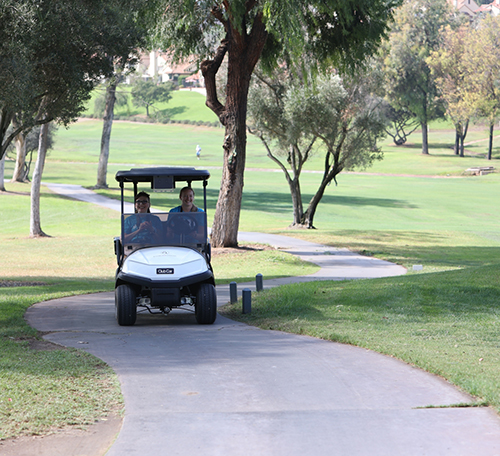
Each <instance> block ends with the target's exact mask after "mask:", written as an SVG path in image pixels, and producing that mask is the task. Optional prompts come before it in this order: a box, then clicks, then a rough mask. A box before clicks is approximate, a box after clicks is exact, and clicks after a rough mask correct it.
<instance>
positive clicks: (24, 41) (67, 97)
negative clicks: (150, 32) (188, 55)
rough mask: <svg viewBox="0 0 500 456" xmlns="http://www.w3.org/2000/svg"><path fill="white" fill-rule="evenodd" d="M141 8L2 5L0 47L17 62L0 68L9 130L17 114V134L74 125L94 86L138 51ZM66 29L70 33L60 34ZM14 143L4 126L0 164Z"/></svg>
mask: <svg viewBox="0 0 500 456" xmlns="http://www.w3.org/2000/svg"><path fill="white" fill-rule="evenodd" d="M138 4H140V1H139V0H137V1H135V0H134V1H132V2H124V1H123V0H110V1H95V2H82V1H79V0H64V1H62V0H57V1H50V2H30V1H28V0H26V1H21V2H11V1H10V0H9V1H8V2H7V4H6V5H4V2H3V3H2V8H3V10H2V30H4V27H5V30H7V33H6V36H4V38H5V40H2V45H4V46H5V47H6V48H7V49H5V50H6V54H7V55H8V56H9V57H10V56H11V57H12V59H10V60H9V59H7V61H8V62H9V63H10V64H11V65H5V66H4V65H3V64H2V66H1V67H0V73H1V75H0V81H1V82H3V84H0V108H1V109H2V114H1V118H2V119H1V120H2V124H5V122H6V123H7V125H8V123H10V119H9V116H11V115H12V113H14V112H16V113H17V114H18V124H19V125H20V126H19V129H26V128H30V127H32V126H33V125H35V124H39V123H47V122H50V121H52V120H57V121H58V122H60V123H62V124H64V125H67V124H69V123H70V122H72V121H74V120H75V118H76V117H77V116H78V115H79V114H80V113H81V112H82V111H83V110H84V103H85V101H87V100H88V99H89V98H90V92H91V91H92V89H93V86H94V83H96V82H97V81H98V80H100V79H101V78H102V77H103V76H110V75H111V74H112V72H113V63H114V62H113V59H115V61H117V62H119V61H128V59H129V54H130V52H131V49H132V48H134V47H136V46H138V45H140V44H141V33H142V32H143V31H142V32H139V30H138V29H137V27H136V22H135V16H136V14H135V13H136V12H137V10H136V9H135V8H137V7H138ZM21 12H22V15H21V14H20V13H21ZM3 13H7V14H5V16H4V15H3ZM61 24H64V27H65V30H68V31H71V33H61ZM11 43H15V45H14V46H11ZM7 44H8V45H7ZM2 55H3V53H2ZM18 56H20V57H21V58H22V60H19V61H18V60H17V59H18ZM2 62H3V61H2ZM9 112H10V114H9ZM13 134H17V131H14V132H13ZM11 139H12V137H8V138H4V128H3V125H2V127H1V128H0V144H1V145H2V150H1V151H0V157H1V156H2V155H3V152H4V148H5V147H6V146H7V145H8V143H9V142H10V140H11Z"/></svg>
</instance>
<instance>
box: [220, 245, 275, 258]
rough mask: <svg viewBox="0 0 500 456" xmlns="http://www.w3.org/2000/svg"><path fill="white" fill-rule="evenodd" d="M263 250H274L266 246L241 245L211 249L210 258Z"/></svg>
mask: <svg viewBox="0 0 500 456" xmlns="http://www.w3.org/2000/svg"><path fill="white" fill-rule="evenodd" d="M263 250H276V249H275V248H274V247H271V246H270V245H267V244H241V245H238V247H217V248H215V247H214V248H212V256H217V255H227V254H229V253H247V252H260V251H263Z"/></svg>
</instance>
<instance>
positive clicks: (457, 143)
mask: <svg viewBox="0 0 500 456" xmlns="http://www.w3.org/2000/svg"><path fill="white" fill-rule="evenodd" d="M459 128H460V127H459V125H458V124H455V149H454V152H455V155H458V154H459V153H460V130H459Z"/></svg>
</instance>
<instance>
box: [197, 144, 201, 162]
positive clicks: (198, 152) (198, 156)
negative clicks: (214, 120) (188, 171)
mask: <svg viewBox="0 0 500 456" xmlns="http://www.w3.org/2000/svg"><path fill="white" fill-rule="evenodd" d="M200 157H201V147H200V145H199V144H198V145H197V146H196V158H197V159H198V160H199V159H200Z"/></svg>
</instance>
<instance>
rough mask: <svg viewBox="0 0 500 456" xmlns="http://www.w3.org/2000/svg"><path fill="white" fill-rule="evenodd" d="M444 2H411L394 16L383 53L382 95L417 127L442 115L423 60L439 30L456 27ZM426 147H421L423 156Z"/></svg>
mask: <svg viewBox="0 0 500 456" xmlns="http://www.w3.org/2000/svg"><path fill="white" fill-rule="evenodd" d="M451 8H452V7H451V6H450V5H449V4H448V3H447V2H446V0H411V1H408V2H405V3H404V4H403V6H401V7H400V8H398V9H397V10H396V13H395V24H394V26H393V28H392V30H391V33H390V35H389V40H388V43H387V47H386V48H385V53H384V66H383V73H384V74H385V75H386V83H385V87H386V94H387V98H388V100H389V102H390V104H391V105H392V106H393V108H395V109H396V110H401V109H405V110H408V111H410V112H412V113H413V114H414V115H415V117H416V118H417V119H418V121H419V122H420V124H421V125H427V124H428V123H429V122H430V121H432V120H433V119H437V118H439V117H441V116H442V115H443V107H442V103H441V101H440V99H439V97H438V92H437V88H436V85H435V80H434V77H433V76H432V74H431V71H430V68H429V66H428V64H427V60H426V59H427V58H428V57H429V55H430V53H431V52H432V51H433V50H437V49H438V48H439V47H440V45H441V42H442V41H441V38H442V36H441V33H440V32H441V28H442V27H443V26H445V25H452V26H456V25H458V20H457V19H456V17H457V16H456V15H455V14H453V11H452V9H451ZM426 148H427V144H425V143H424V144H423V152H426V150H427V149H426Z"/></svg>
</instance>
